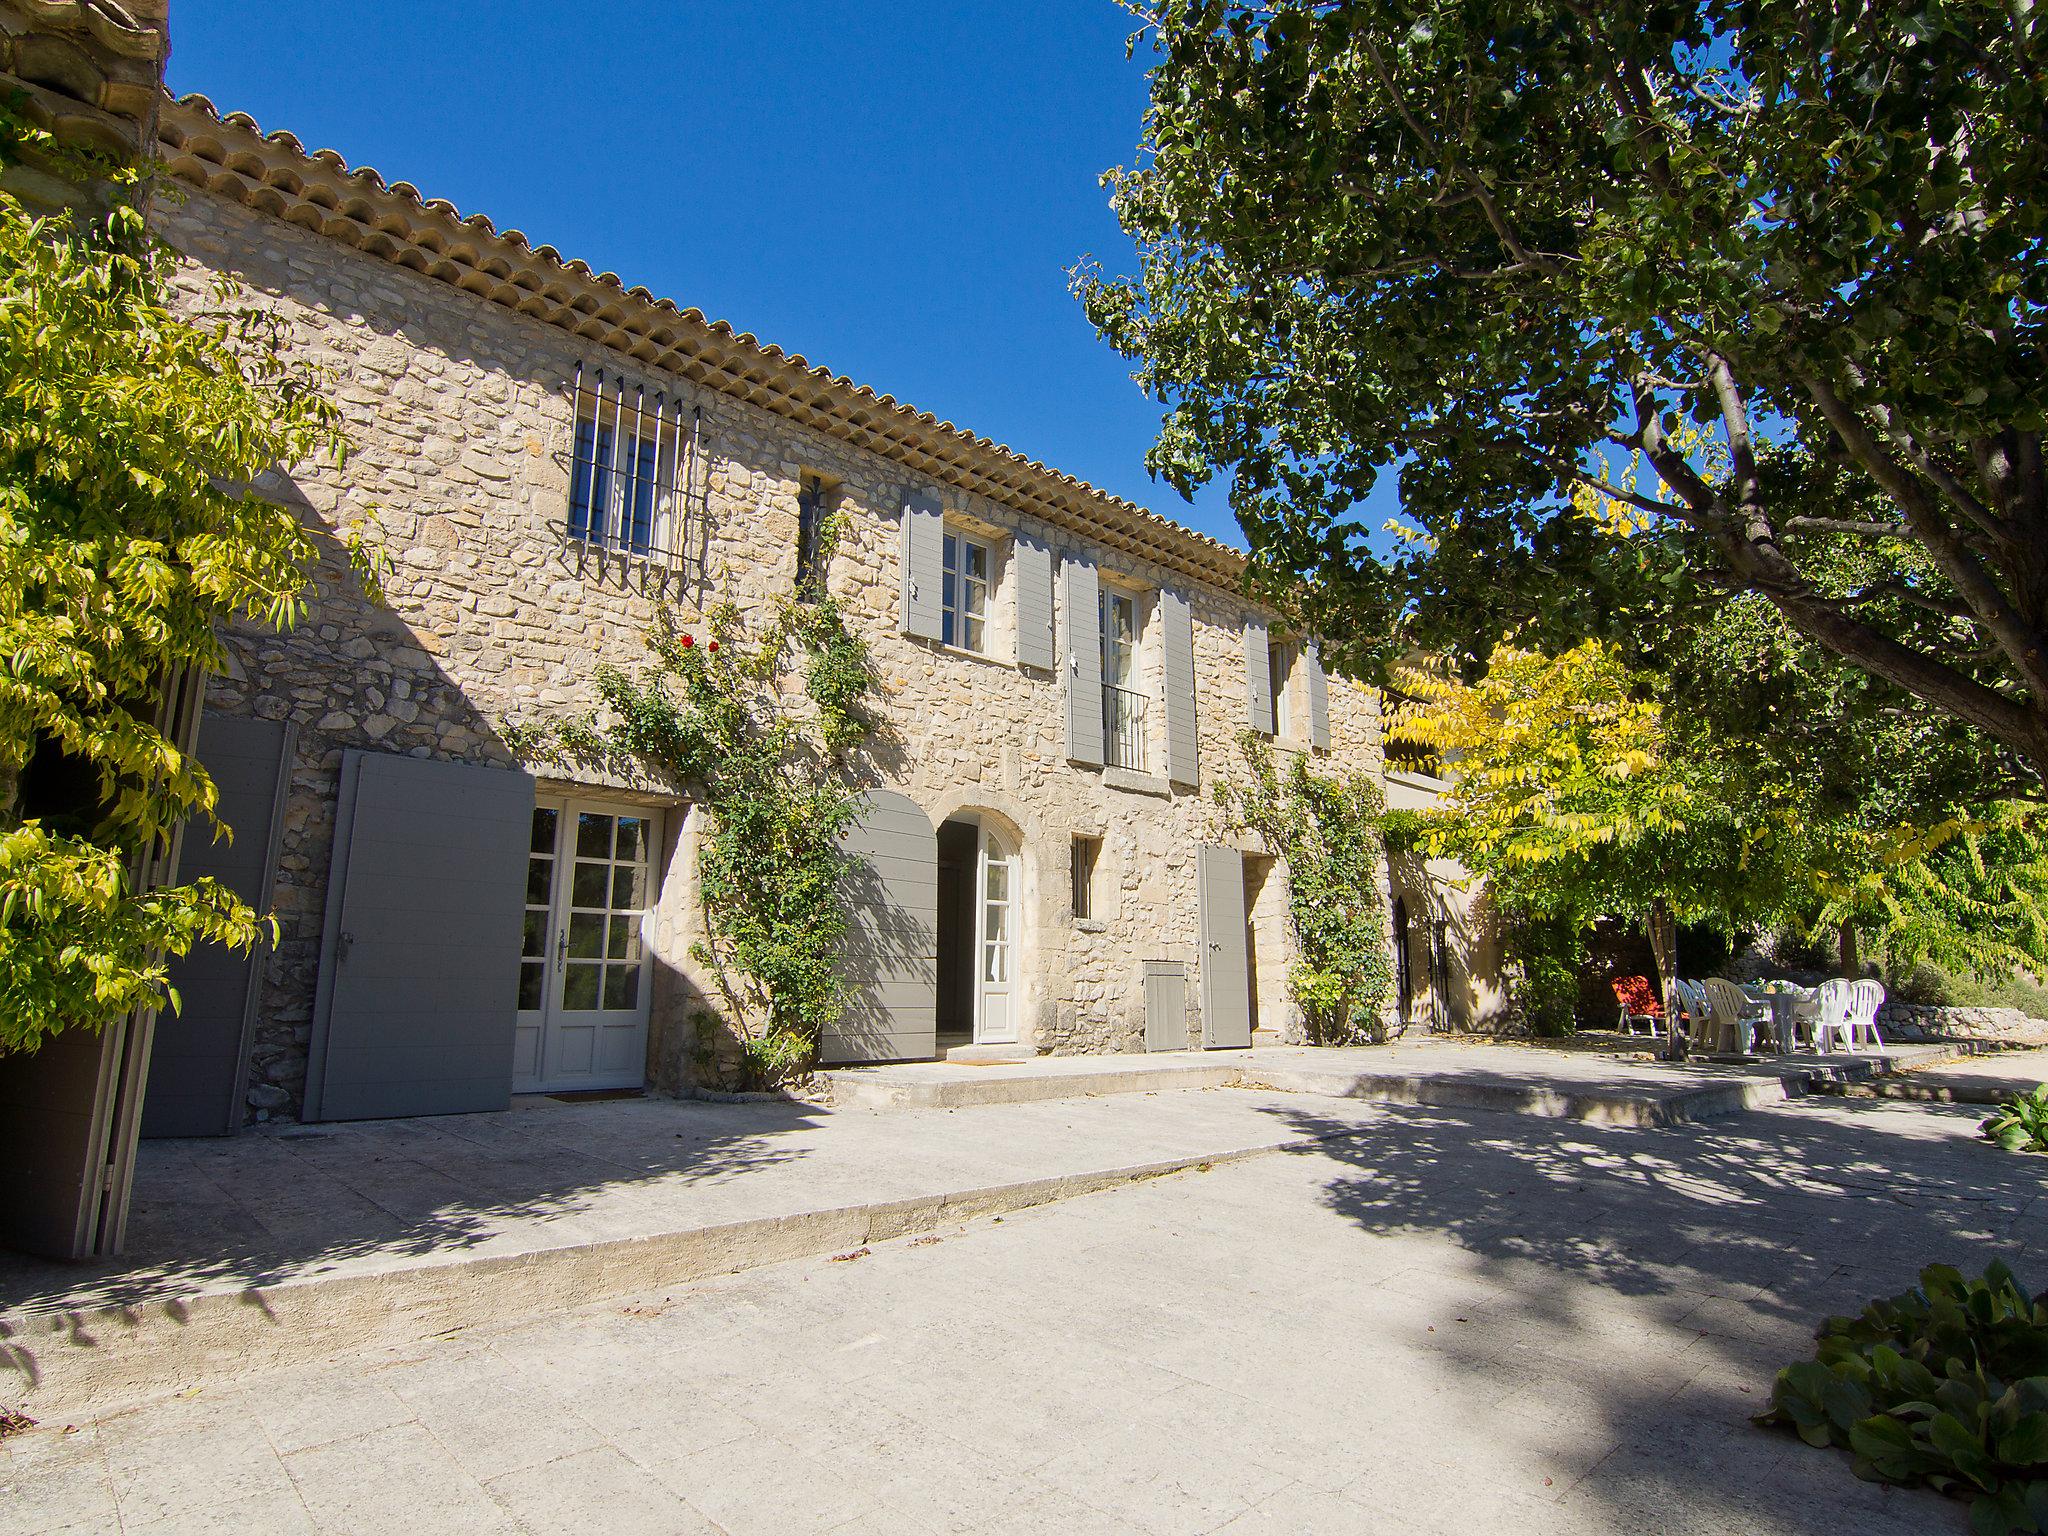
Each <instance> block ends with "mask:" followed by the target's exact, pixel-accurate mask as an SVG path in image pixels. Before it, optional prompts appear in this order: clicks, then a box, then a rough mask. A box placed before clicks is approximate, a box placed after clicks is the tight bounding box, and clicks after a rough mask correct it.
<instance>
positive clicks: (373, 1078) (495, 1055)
mask: <svg viewBox="0 0 2048 1536" xmlns="http://www.w3.org/2000/svg"><path fill="white" fill-rule="evenodd" d="M532 831H533V780H532V778H531V777H530V776H528V775H527V774H525V773H520V772H517V771H514V770H510V769H504V768H483V767H478V766H476V765H473V764H469V763H448V762H435V761H431V760H426V759H421V758H412V757H392V756H388V755H386V754H383V753H374V752H356V751H349V752H344V753H343V754H342V766H341V793H340V798H339V801H338V803H337V806H336V810H335V826H334V863H333V866H332V872H331V874H330V875H329V878H328V888H327V926H326V932H325V934H324V936H323V938H322V941H321V946H320V980H319V987H318V990H317V992H316V994H315V998H314V1004H313V1041H312V1050H311V1054H310V1060H309V1063H308V1070H307V1074H306V1105H305V1118H306V1119H308V1120H372V1119H378V1118H381V1117H386V1116H392V1115H445V1114H464V1113H468V1112H471V1111H475V1110H487V1109H503V1108H505V1106H506V1105H507V1104H508V1103H509V1102H510V1101H511V1094H512V1035H513V1030H514V1027H515V1023H516V1020H517V1017H518V1014H517V1009H518V1001H519V997H518V981H519V951H520V936H521V929H522V925H523V923H524V921H525V916H526V853H527V844H528V841H529V840H530V838H531V837H532Z"/></svg>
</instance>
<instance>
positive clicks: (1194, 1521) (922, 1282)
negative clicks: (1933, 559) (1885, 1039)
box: [0, 1096, 2048, 1536]
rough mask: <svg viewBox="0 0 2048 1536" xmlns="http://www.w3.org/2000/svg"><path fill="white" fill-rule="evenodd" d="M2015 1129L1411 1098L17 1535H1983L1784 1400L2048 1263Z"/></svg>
mask: <svg viewBox="0 0 2048 1536" xmlns="http://www.w3.org/2000/svg"><path fill="white" fill-rule="evenodd" d="M1325 1108H1326V1107H1325V1106H1323V1105H1319V1104H1318V1103H1317V1102H1316V1101H1315V1100H1313V1099H1310V1098H1308V1097H1307V1096H1298V1097H1297V1098H1296V1099H1295V1100H1294V1101H1293V1102H1291V1103H1286V1104H1280V1105H1275V1106H1272V1107H1271V1109H1270V1113H1271V1114H1272V1116H1273V1117H1274V1118H1275V1119H1276V1120H1277V1121H1279V1122H1281V1123H1282V1124H1283V1125H1284V1126H1286V1127H1291V1128H1292V1129H1294V1130H1297V1131H1303V1132H1311V1131H1314V1130H1316V1129H1317V1128H1318V1126H1319V1124H1320V1122H1321V1120H1322V1117H1323V1115H1324V1113H1325ZM984 1113H987V1112H986V1111H974V1110H968V1111H960V1112H959V1116H960V1118H961V1119H962V1120H964V1121H968V1122H969V1123H970V1124H971V1123H972V1122H971V1119H970V1117H977V1116H979V1115H981V1114H984ZM1980 1113H1981V1111H1978V1110H1974V1109H1970V1108H1966V1107H1962V1106H1947V1105H1939V1104H1933V1105H1929V1104H1896V1103H1890V1102H1857V1101H1827V1100H1805V1101H1799V1102H1796V1103H1794V1104H1790V1105H1787V1106H1784V1107H1781V1108H1774V1109H1766V1110H1761V1111H1757V1112H1754V1113H1751V1114H1748V1115H1745V1116H1741V1117H1739V1118H1736V1119H1732V1120H1727V1121H1720V1122H1715V1123H1713V1124H1710V1125H1704V1126H1686V1127H1678V1128H1673V1129H1662V1130H1625V1129H1614V1128H1601V1127H1590V1126H1586V1125H1580V1124H1575V1123H1571V1122H1562V1121H1555V1120H1545V1119H1539V1118H1533V1117H1528V1116H1517V1115H1507V1114H1497V1113H1490V1112H1486V1111H1448V1110H1437V1109H1429V1108H1424V1107H1396V1108H1386V1109H1382V1110H1380V1111H1379V1112H1378V1113H1376V1114H1375V1115H1374V1116H1373V1117H1372V1119H1371V1120H1370V1121H1369V1122H1368V1123H1364V1124H1359V1123H1356V1122H1355V1121H1354V1122H1349V1123H1347V1124H1346V1126H1345V1130H1346V1131H1347V1133H1348V1134H1347V1135H1346V1136H1345V1137H1344V1138H1343V1139H1340V1140H1332V1141H1326V1142H1323V1143H1321V1144H1319V1145H1318V1146H1317V1147H1316V1148H1315V1149H1313V1150H1301V1151H1295V1152H1284V1153H1276V1154H1270V1155H1266V1156H1262V1157H1258V1158H1254V1159H1250V1160H1246V1161H1241V1162H1237V1163H1233V1164H1230V1165H1227V1166H1218V1167H1216V1168H1214V1169H1213V1170H1212V1171H1209V1172H1206V1173H1203V1172H1194V1171H1191V1172H1188V1173H1185V1174H1181V1175H1177V1176H1175V1177H1172V1178H1166V1179H1158V1180H1152V1181H1148V1182H1144V1183H1139V1184H1134V1185H1131V1186H1128V1187H1125V1188H1122V1189H1118V1190H1114V1191H1111V1192H1108V1193H1103V1194H1096V1195H1091V1196H1087V1197H1084V1198H1080V1199H1074V1200H1070V1201H1066V1202H1064V1203H1060V1204H1056V1205H1051V1206H1045V1207H1041V1208H1037V1209H1034V1210H1030V1211H1025V1212H1019V1213H1015V1214H1012V1215H1009V1216H1007V1217H1005V1218H1004V1219H1002V1220H1000V1221H995V1220H981V1221H976V1222H972V1223H969V1224H966V1225H964V1226H956V1227H953V1228H949V1229H948V1230H947V1231H946V1232H944V1233H943V1234H941V1235H939V1236H937V1237H932V1236H927V1237H923V1238H915V1239H908V1240H904V1241H901V1242H897V1243H889V1244H876V1245H874V1246H873V1247H872V1249H871V1250H870V1251H868V1252H866V1253H865V1254H862V1255H860V1256H858V1257H852V1258H847V1259H844V1260H839V1261H835V1260H833V1259H831V1258H818V1259H809V1260H802V1261H799V1262H794V1263H789V1264H783V1265H779V1266H774V1267H771V1268H765V1269H760V1270H755V1271H752V1272H749V1273H747V1274H744V1275H737V1276H729V1277H725V1278H722V1279H716V1280H710V1281H703V1282H699V1283H696V1284H693V1285H690V1286H686V1287H680V1288H675V1289H672V1290H671V1291H669V1292H667V1293H666V1294H659V1293H658V1294H650V1295H647V1296H644V1297H641V1298H637V1299H635V1300H632V1301H630V1302H627V1303H625V1304H607V1305H605V1306H603V1307H599V1308H593V1309H588V1310H585V1311H583V1312H580V1313H576V1314H572V1315H568V1316H554V1317H541V1318H535V1319H532V1320H525V1319H522V1318H519V1317H516V1316H508V1317H506V1318H504V1319H503V1320H502V1323H500V1324H498V1325H496V1326H493V1327H488V1328H473V1329H469V1330H465V1331H463V1332H460V1333H458V1334H455V1335H453V1336H450V1337H446V1338H442V1339H436V1340H430V1341H427V1342H425V1343H420V1344H412V1345H408V1346H405V1347H403V1348H399V1349H394V1350H385V1351H378V1352H366V1353H364V1354H361V1355H358V1356H354V1357H351V1358H347V1359H344V1360H342V1361H339V1362H336V1363H332V1364H328V1365H322V1366H304V1367H295V1368H293V1369H290V1370H287V1371H280V1372H276V1373H272V1374H269V1375H266V1376H260V1377H255V1378H250V1379H246V1380H243V1381H240V1382H236V1383H227V1384H219V1385H207V1384H204V1383H202V1384H199V1385H198V1386H197V1387H196V1388H195V1389H191V1390H189V1392H188V1394H187V1395H184V1396H174V1397H169V1398H165V1399H160V1400H157V1401H155V1402H152V1403H148V1404H145V1405H143V1406H139V1407H134V1408H130V1409H127V1410H125V1411H121V1412H118V1413H114V1414H111V1415H109V1416H107V1417H104V1418H102V1419H100V1420H97V1421H87V1422H84V1423H81V1424H79V1425H77V1427H76V1428H75V1429H72V1430H69V1431H68V1432H67V1430H66V1428H65V1427H64V1426H61V1425H54V1424H52V1425H45V1426H43V1427H41V1428H39V1429H37V1430H34V1431H32V1432H30V1433H27V1434H24V1435H19V1436H16V1437H14V1438H13V1439H10V1440H8V1441H5V1442H0V1446H4V1461H0V1487H4V1489H5V1492H4V1493H0V1529H5V1530H8V1531H10V1532H12V1531H20V1532H25V1533H26V1532H45V1531H80V1532H86V1531H90V1532H108V1531H115V1530H118V1531H121V1532H123V1533H127V1536H135V1533H151V1536H165V1533H169V1532H172V1531H184V1530H194V1531H197V1530H206V1531H215V1530H227V1531H240V1530H260V1531H263V1532H265V1533H279V1536H282V1533H291V1532H304V1531H318V1532H350V1531H376V1532H388V1531H392V1530H397V1529H409V1530H417V1531H441V1530H450V1531H455V1530H459V1531H464V1532H492V1531H505V1532H519V1531H526V1532H543V1531H606V1532H617V1533H628V1532H695V1533H703V1532H717V1531H723V1532H727V1533H730V1536H750V1533H757V1532H758V1533H763V1536H771V1533H772V1536H800V1533H807V1532H826V1531H841V1532H847V1533H857V1532H865V1531H874V1532H881V1531H889V1532H911V1533H918V1532H927V1531H937V1532H969V1531H980V1532H1034V1531H1045V1532H1060V1533H1063V1536H1067V1533H1073V1536H1082V1533H1091V1532H1152V1533H1162V1536H1163V1533H1180V1532H1209V1531H1229V1532H1232V1533H1235V1536H1246V1533H1268V1532H1318V1533H1322V1532H1345V1531H1367V1532H1390V1533H1411V1532H1422V1533H1429V1532H1446V1533H1448V1532H1451V1531H1457V1532H1460V1533H1467V1532H1472V1531H1497V1532H1532V1533H1564V1532H1573V1533H1579V1532H1595V1533H1598V1532H1613V1533H1617V1536H1618V1533H1623V1532H1628V1533H1637V1532H1653V1531H1654V1532H1659V1533H1674V1536H1675V1533H1686V1532H1771V1533H1805V1532H1811V1533H1826V1536H1843V1533H1850V1532H1854V1533H1858V1536H1907V1533H1914V1536H1924V1533H1928V1532H1939V1531H1943V1530H1954V1531H1958V1532H1960V1531H1962V1530H1963V1529H1965V1518H1964V1509H1963V1506H1961V1505H1959V1504H1952V1503H1950V1502H1948V1501H1945V1500H1940V1499H1936V1498H1934V1497H1932V1496H1931V1495H1926V1494H1917V1493H1902V1492H1897V1491H1888V1490H1884V1489H1881V1488H1877V1487H1874V1486H1871V1485H1868V1484H1864V1483H1860V1482H1858V1481H1857V1480H1856V1479H1855V1478H1854V1477H1852V1476H1851V1475H1850V1473H1849V1469H1848V1466H1847V1464H1846V1462H1845V1461H1844V1460H1843V1459H1842V1458H1840V1457H1838V1456H1836V1455H1833V1454H1830V1453H1823V1452H1816V1451H1811V1450H1808V1449H1807V1448H1805V1447H1804V1446H1802V1445H1800V1444H1799V1443H1798V1442H1797V1441H1795V1440H1791V1439H1788V1438H1784V1437H1780V1436H1777V1435H1773V1434H1769V1433H1766V1432H1764V1431H1761V1430H1757V1429H1755V1428H1753V1427H1752V1426H1751V1425H1750V1424H1749V1422H1748V1416H1749V1415H1750V1414H1751V1413H1753V1412H1755V1411H1757V1410H1758V1409H1759V1408H1760V1407H1761V1406H1762V1405H1763V1402H1764V1400H1765V1396H1766V1394H1767V1392H1768V1388H1769V1383H1770V1379H1771V1374H1772V1372H1773V1370H1774V1369H1775V1368H1776V1367H1777V1366H1778V1365H1779V1364H1781V1363H1783V1362H1785V1361H1787V1360H1790V1359H1792V1358H1796V1357H1797V1356H1799V1355H1800V1354H1801V1353H1802V1352H1803V1351H1804V1350H1805V1349H1806V1348H1807V1347H1808V1343H1809V1335H1810V1333H1811V1330H1812V1328H1813V1325H1814V1323H1815V1322H1816V1321H1817V1320H1818V1319H1819V1318H1820V1317H1821V1316H1822V1315H1824V1314H1826V1313H1827V1312H1829V1311H1834V1310H1843V1309H1847V1308H1851V1307H1853V1306H1855V1305H1857V1304H1858V1303H1860V1302H1861V1301H1862V1300H1863V1299H1864V1298H1866V1297H1868V1296H1870V1295H1873V1294H1876V1293H1878V1292H1883V1291H1890V1290H1893V1289H1896V1288H1898V1287H1900V1286H1902V1285H1904V1284H1906V1283H1908V1282H1909V1281H1910V1280H1911V1278H1912V1276H1913V1274H1914V1272H1915V1270H1916V1269H1917V1268H1918V1266H1919V1265H1920V1264H1922V1263H1924V1262H1926V1261H1927V1260H1930V1259H1935V1258H1940V1259H1944V1260H1947V1261H1949V1262H1952V1263H1957V1264H1961V1265H1964V1266H1980V1265H1981V1264H1982V1263H1983V1262H1984V1261H1985V1260H1987V1259H1988V1258H1990V1257H1992V1256H1994V1255H1999V1256H2004V1257H2006V1258H2007V1259H2008V1260H2009V1261H2011V1262H2014V1263H2015V1265H2016V1267H2017V1268H2018V1269H2019V1271H2020V1273H2021V1276H2022V1279H2025V1280H2031V1281H2033V1283H2035V1284H2040V1283H2042V1281H2041V1275H2042V1273H2043V1272H2048V1270H2044V1257H2048V1256H2044V1254H2043V1253H2042V1251H2041V1250H2042V1245H2043V1242H2044V1238H2048V1229H2044V1225H2043V1221H2042V1205H2041V1199H2040V1196H2041V1191H2042V1164H2041V1163H2039V1162H2038V1161H2035V1160H2032V1159H2025V1158H2018V1157H2011V1156H2003V1155H1999V1154H1997V1153H1995V1152H1993V1151H1991V1150H1990V1149H1988V1148H1986V1147H1985V1146H1984V1145H1982V1144H1981V1143H1979V1142H1976V1141H1975V1140H1974V1139H1973V1134H1972V1133H1973V1131H1974V1125H1975V1121H1976V1118H1977V1116H1978V1114H1980Z"/></svg>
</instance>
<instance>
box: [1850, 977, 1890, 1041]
mask: <svg viewBox="0 0 2048 1536" xmlns="http://www.w3.org/2000/svg"><path fill="white" fill-rule="evenodd" d="M1883 1006H1884V987H1883V985H1882V984H1881V983H1879V982H1875V981H1871V980H1868V979H1865V980H1863V981H1857V982H1851V983H1850V985H1849V1049H1850V1050H1852V1051H1853V1050H1857V1049H1860V1048H1861V1047H1862V1046H1864V1045H1868V1046H1869V1047H1870V1048H1871V1049H1872V1050H1876V1051H1881V1050H1883V1049H1884V1036H1883V1035H1881V1034H1879V1033H1878V1029H1877V1010H1878V1009H1880V1008H1882V1007H1883Z"/></svg>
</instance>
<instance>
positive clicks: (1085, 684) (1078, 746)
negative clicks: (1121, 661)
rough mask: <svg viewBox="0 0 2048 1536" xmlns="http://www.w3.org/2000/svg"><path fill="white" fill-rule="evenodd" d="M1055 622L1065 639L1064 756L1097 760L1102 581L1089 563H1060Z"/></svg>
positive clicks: (1075, 558) (1079, 559)
mask: <svg viewBox="0 0 2048 1536" xmlns="http://www.w3.org/2000/svg"><path fill="white" fill-rule="evenodd" d="M1060 609H1061V613H1060V622H1061V623H1062V624H1063V625H1064V626H1065V630H1064V633H1065V636H1066V642H1067V647H1066V649H1067V656H1066V672H1067V756H1068V758H1070V759H1071V760H1072V761H1074V762H1077V763H1093V764H1095V765H1096V766H1097V767H1100V766H1101V763H1102V586H1101V581H1100V578H1099V577H1098V576H1097V575H1096V573H1095V562H1094V561H1092V560H1089V559H1086V558H1085V557H1083V556H1081V555H1068V556H1067V557H1066V558H1065V559H1064V560H1063V561H1062V562H1061V563H1060Z"/></svg>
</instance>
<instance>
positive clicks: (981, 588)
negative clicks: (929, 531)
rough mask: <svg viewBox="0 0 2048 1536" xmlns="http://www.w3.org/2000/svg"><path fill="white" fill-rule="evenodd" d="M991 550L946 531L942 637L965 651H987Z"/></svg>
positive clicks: (978, 542)
mask: <svg viewBox="0 0 2048 1536" xmlns="http://www.w3.org/2000/svg"><path fill="white" fill-rule="evenodd" d="M989 570H990V560H989V548H988V546H987V545H986V544H984V543H982V542H981V541H980V540H978V539H971V538H969V537H968V536H967V535H966V534H964V533H955V532H953V531H952V530H951V529H948V530H947V532H946V546H945V588H944V596H943V600H942V601H943V610H944V611H943V617H942V619H941V621H940V635H939V638H940V639H941V640H942V641H944V642H945V643H946V644H947V645H957V646H958V647H960V649H961V650H963V651H979V650H983V649H985V648H986V646H985V641H986V638H987V633H988V574H989Z"/></svg>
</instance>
